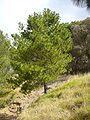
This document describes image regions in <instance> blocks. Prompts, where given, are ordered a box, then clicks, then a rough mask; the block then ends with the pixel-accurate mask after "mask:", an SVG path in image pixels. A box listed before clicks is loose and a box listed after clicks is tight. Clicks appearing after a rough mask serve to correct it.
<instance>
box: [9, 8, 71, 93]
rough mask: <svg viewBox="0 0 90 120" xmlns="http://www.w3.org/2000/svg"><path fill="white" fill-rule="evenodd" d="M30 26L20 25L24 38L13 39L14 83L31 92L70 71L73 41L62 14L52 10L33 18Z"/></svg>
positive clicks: (29, 21) (31, 16)
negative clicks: (60, 15) (61, 21)
mask: <svg viewBox="0 0 90 120" xmlns="http://www.w3.org/2000/svg"><path fill="white" fill-rule="evenodd" d="M26 25H27V26H26V28H25V27H24V26H23V24H21V23H19V28H20V35H18V34H14V35H13V38H14V42H13V46H12V49H11V65H12V67H13V69H14V72H15V74H14V77H13V79H12V81H13V82H14V83H15V84H16V86H20V85H21V89H22V90H23V91H26V92H27V91H30V90H32V89H34V88H35V87H38V86H39V85H41V84H43V83H47V82H48V81H50V80H54V79H57V77H58V76H59V75H60V74H61V73H64V72H66V71H67V68H66V67H67V66H68V63H69V62H71V59H72V57H71V55H70V54H69V51H70V50H71V48H72V40H71V32H70V31H69V29H67V28H66V27H65V26H64V25H63V24H61V23H60V17H59V14H57V13H55V12H53V11H50V10H49V9H44V11H43V13H34V14H33V15H29V17H28V19H27V24H26Z"/></svg>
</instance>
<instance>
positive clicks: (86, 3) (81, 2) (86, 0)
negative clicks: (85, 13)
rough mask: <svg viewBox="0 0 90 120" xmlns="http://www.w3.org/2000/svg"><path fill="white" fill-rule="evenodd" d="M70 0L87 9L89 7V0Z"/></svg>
mask: <svg viewBox="0 0 90 120" xmlns="http://www.w3.org/2000/svg"><path fill="white" fill-rule="evenodd" d="M72 1H73V3H74V4H75V5H77V6H81V7H87V9H90V0H72Z"/></svg>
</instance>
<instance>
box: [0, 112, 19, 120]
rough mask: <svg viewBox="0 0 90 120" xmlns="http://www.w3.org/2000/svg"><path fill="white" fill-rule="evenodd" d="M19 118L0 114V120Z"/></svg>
mask: <svg viewBox="0 0 90 120" xmlns="http://www.w3.org/2000/svg"><path fill="white" fill-rule="evenodd" d="M16 119H17V117H16V116H14V115H8V114H6V113H5V114H1V113H0V120H16Z"/></svg>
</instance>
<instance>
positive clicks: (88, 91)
mask: <svg viewBox="0 0 90 120" xmlns="http://www.w3.org/2000/svg"><path fill="white" fill-rule="evenodd" d="M19 120H90V74H89V73H88V74H85V75H77V76H74V77H72V78H70V80H68V82H65V83H64V84H63V85H61V86H59V87H57V88H56V89H55V90H52V91H50V92H49V93H48V94H46V95H43V96H41V97H40V98H39V99H38V100H37V101H36V102H35V103H33V104H32V105H31V106H30V107H29V108H28V110H27V111H25V112H22V113H21V115H20V116H19Z"/></svg>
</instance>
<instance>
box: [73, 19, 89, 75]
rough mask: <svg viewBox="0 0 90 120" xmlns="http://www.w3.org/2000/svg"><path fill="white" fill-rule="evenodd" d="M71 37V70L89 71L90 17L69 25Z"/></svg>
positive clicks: (75, 71) (76, 71)
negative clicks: (72, 58)
mask: <svg viewBox="0 0 90 120" xmlns="http://www.w3.org/2000/svg"><path fill="white" fill-rule="evenodd" d="M71 31H72V37H73V49H72V56H73V57H74V60H73V62H72V64H71V68H72V72H74V73H78V72H82V73H85V72H89V71H90V18H87V19H85V20H83V21H81V22H80V23H79V24H77V25H73V26H72V27H71Z"/></svg>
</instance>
